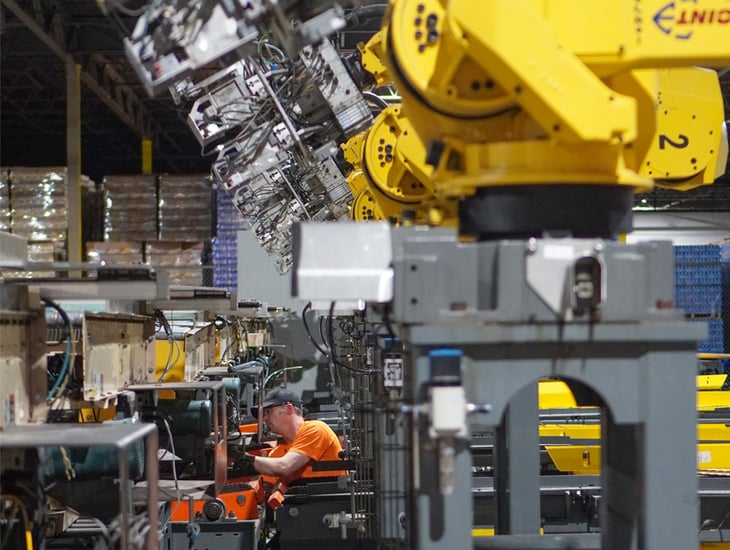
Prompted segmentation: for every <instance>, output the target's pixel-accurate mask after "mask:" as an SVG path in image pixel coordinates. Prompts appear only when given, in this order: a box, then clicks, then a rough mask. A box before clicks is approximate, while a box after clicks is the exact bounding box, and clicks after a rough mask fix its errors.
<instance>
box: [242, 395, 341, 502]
mask: <svg viewBox="0 0 730 550" xmlns="http://www.w3.org/2000/svg"><path fill="white" fill-rule="evenodd" d="M251 413H252V414H253V415H254V416H258V407H252V410H251ZM261 413H262V419H263V421H264V422H266V424H267V426H268V428H269V431H271V432H273V433H275V434H277V435H279V436H280V437H281V439H282V442H281V443H279V444H278V445H277V446H276V447H275V448H274V449H273V450H272V451H271V452H270V453H269V454H268V455H267V456H259V455H252V454H246V455H245V456H244V458H243V459H241V460H239V461H238V464H237V467H238V468H239V469H246V468H252V469H253V470H255V471H256V472H258V473H260V474H263V475H264V476H272V477H275V478H276V479H277V481H278V482H277V483H276V484H275V485H274V488H273V490H272V492H271V496H270V498H269V500H268V502H269V505H270V506H271V507H272V508H277V507H278V505H279V504H281V501H282V500H283V496H284V493H285V492H286V486H287V484H288V483H290V482H291V481H293V480H296V479H299V478H306V477H317V474H313V472H312V463H313V462H328V461H339V460H341V458H342V457H341V454H340V453H341V452H342V445H341V443H340V440H339V438H338V437H337V435H336V434H335V432H333V431H332V428H330V427H329V426H328V425H327V424H325V423H324V422H322V421H321V420H304V416H303V412H302V402H301V400H300V399H299V396H297V394H295V393H294V392H292V391H289V390H287V389H284V388H277V389H275V390H272V391H270V392H269V393H268V394H266V396H265V397H264V399H263V401H262V402H261ZM346 473H347V472H346V471H331V472H327V473H326V475H327V476H336V475H344V474H346ZM320 475H321V474H320Z"/></svg>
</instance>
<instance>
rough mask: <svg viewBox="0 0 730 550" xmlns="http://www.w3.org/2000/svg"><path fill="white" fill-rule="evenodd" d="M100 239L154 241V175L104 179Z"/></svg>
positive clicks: (155, 219)
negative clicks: (102, 228)
mask: <svg viewBox="0 0 730 550" xmlns="http://www.w3.org/2000/svg"><path fill="white" fill-rule="evenodd" d="M103 189H104V240H105V241H136V242H141V241H150V240H156V239H157V185H156V177H155V176H140V175H135V176H106V177H105V178H104V183H103Z"/></svg>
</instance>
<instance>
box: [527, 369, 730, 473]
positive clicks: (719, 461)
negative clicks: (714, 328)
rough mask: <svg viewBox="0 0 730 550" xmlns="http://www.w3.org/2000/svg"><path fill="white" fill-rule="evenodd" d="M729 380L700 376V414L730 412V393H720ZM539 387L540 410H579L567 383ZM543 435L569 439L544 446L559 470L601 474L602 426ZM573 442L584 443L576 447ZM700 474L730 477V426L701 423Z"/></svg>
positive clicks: (557, 427)
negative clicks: (718, 411)
mask: <svg viewBox="0 0 730 550" xmlns="http://www.w3.org/2000/svg"><path fill="white" fill-rule="evenodd" d="M726 378H727V375H725V374H713V375H699V376H697V378H696V380H697V390H698V391H697V410H698V412H709V411H715V410H718V409H728V410H730V391H720V390H719V388H720V387H722V385H723V384H724V382H725V379H726ZM538 387H539V391H538V395H539V406H540V410H549V409H573V408H578V407H576V404H575V399H574V398H573V395H572V393H571V391H570V389H569V388H568V386H567V385H566V384H565V383H564V382H560V381H541V382H540V384H539V386H538ZM584 409H590V407H584ZM539 434H540V437H541V438H559V437H562V438H566V443H565V444H550V445H545V446H544V448H545V450H546V452H547V453H548V455H549V456H550V459H551V460H552V462H553V464H554V466H555V467H556V468H557V469H558V470H559V471H561V472H572V473H575V474H598V473H600V466H601V461H600V454H601V446H600V442H601V427H600V424H598V423H595V424H593V423H591V424H578V423H575V424H573V423H563V424H541V425H540V426H539ZM571 440H574V441H576V442H580V443H578V444H572V443H571ZM592 441H595V443H591V442H592ZM697 471H698V472H699V473H700V474H702V473H706V474H712V475H730V425H727V424H724V423H719V422H699V423H698V424H697Z"/></svg>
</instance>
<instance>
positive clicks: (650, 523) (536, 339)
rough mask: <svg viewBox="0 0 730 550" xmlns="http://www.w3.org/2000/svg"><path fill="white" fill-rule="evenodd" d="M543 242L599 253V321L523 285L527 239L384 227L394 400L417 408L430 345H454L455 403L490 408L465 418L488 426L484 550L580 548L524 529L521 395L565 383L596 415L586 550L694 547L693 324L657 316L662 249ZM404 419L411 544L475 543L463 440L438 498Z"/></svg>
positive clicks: (526, 397)
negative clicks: (595, 469)
mask: <svg viewBox="0 0 730 550" xmlns="http://www.w3.org/2000/svg"><path fill="white" fill-rule="evenodd" d="M555 242H556V243H559V244H560V246H562V243H566V242H569V243H571V245H573V246H574V247H575V248H576V249H581V247H583V246H584V245H585V246H584V248H585V249H586V250H588V251H589V253H590V254H591V255H594V256H595V257H598V258H599V259H600V262H601V265H602V277H603V280H602V296H603V299H602V303H601V306H600V314H601V317H600V319H598V318H596V317H594V318H593V320H590V319H587V318H582V319H581V318H578V319H575V320H571V319H570V312H567V316H566V311H560V310H558V311H556V310H555V308H554V307H551V302H550V300H549V299H546V297H545V296H544V295H541V294H540V292H539V290H536V288H535V286H534V284H533V285H531V284H530V283H529V282H528V279H529V276H530V274H529V273H528V271H529V267H528V259H529V257H530V255H531V254H532V253H534V251H535V250H536V248H535V245H536V243H535V242H530V243H525V242H512V241H501V242H484V243H471V244H465V243H460V242H458V241H457V240H456V237H455V235H454V234H453V232H449V231H444V230H424V229H422V228H420V229H413V228H401V229H398V230H396V231H394V251H395V258H394V270H395V296H396V298H395V301H394V320H395V321H396V322H399V323H400V324H401V326H402V331H401V337H402V339H403V340H404V341H405V342H407V343H408V345H409V353H410V365H409V368H408V369H407V373H406V387H405V392H406V393H405V395H406V399H408V400H410V401H411V403H413V404H414V405H418V404H421V403H425V402H427V399H428V389H429V386H430V366H429V357H428V354H429V351H430V350H432V349H434V348H443V347H452V348H458V349H460V350H462V352H463V354H464V358H463V360H462V374H463V385H464V388H465V390H466V396H467V400H468V401H469V402H471V403H474V404H490V405H491V407H492V412H491V413H489V414H478V415H477V416H478V422H479V423H480V424H482V425H487V426H495V427H497V428H498V429H497V438H496V442H495V443H496V446H497V449H496V456H497V464H496V469H495V477H496V479H495V483H496V485H497V495H498V512H497V513H498V516H499V519H498V525H497V529H498V533H499V536H497V537H495V540H494V541H492V543H493V544H494V545H497V546H490V547H495V548H496V547H503V548H538V547H544V548H557V547H568V546H569V545H571V544H577V545H578V547H580V546H581V545H584V544H588V545H589V546H590V545H591V544H592V543H591V542H590V541H586V540H582V539H581V540H578V539H577V538H576V539H574V540H572V541H571V536H570V535H563V534H561V535H559V536H558V535H553V536H549V535H545V536H541V537H538V536H537V535H538V533H539V526H540V523H539V522H540V516H539V501H540V497H539V492H540V480H539V471H538V467H537V465H538V462H537V460H538V459H537V454H538V452H539V442H538V431H537V422H538V418H537V392H536V391H535V389H536V382H537V381H538V380H539V379H547V378H549V379H565V380H567V381H570V382H571V383H572V384H573V388H574V390H578V391H576V392H575V393H576V397H577V399H578V400H579V401H580V403H581V404H586V405H588V404H590V405H600V406H601V407H602V419H603V429H602V475H601V485H602V487H603V493H602V497H601V548H604V549H609V548H610V549H617V550H618V549H621V550H624V549H627V548H642V549H655V550H659V549H666V548H691V547H693V546H696V544H697V477H696V474H695V471H696V456H695V444H696V412H695V383H694V375H695V365H694V361H695V357H694V356H695V351H696V344H697V342H698V341H699V340H701V339H702V338H703V336H704V334H703V330H704V327H701V326H696V325H692V324H690V323H686V322H684V321H683V316H682V313H681V312H679V311H677V310H674V309H672V308H671V303H672V301H673V280H672V275H673V269H672V258H673V256H672V248H671V243H668V242H667V243H651V244H641V245H631V246H629V245H620V244H614V243H603V242H600V241H588V240H586V241H575V240H562V241H555ZM537 244H538V246H539V243H537ZM575 259H577V258H575ZM540 268H541V266H539V265H538V269H540ZM546 271H547V270H546ZM553 273H555V272H553ZM557 273H558V274H560V273H561V272H560V270H558V272H557ZM566 273H567V271H566ZM532 275H533V277H534V273H533V274H532ZM547 276H548V277H549V276H550V275H547ZM533 281H534V278H533ZM568 282H569V281H568ZM562 284H563V283H562V282H560V284H559V285H557V288H560V287H561V285H562ZM563 288H566V289H569V288H570V284H567V285H565V286H563ZM553 303H555V300H553ZM566 318H567V319H568V320H567V321H566ZM412 423H413V430H411V431H412V433H413V438H414V450H413V453H412V454H411V457H410V459H411V460H410V464H409V466H410V467H409V470H410V472H411V484H412V488H413V491H412V497H411V506H410V513H409V528H410V537H409V538H410V539H411V542H412V545H413V547H414V548H418V549H420V550H424V549H430V548H433V549H436V548H443V547H444V544H449V546H450V547H451V548H471V547H472V546H473V545H474V543H475V542H477V541H473V540H472V538H471V529H472V491H471V490H472V484H473V480H472V475H471V465H472V464H471V456H470V454H469V453H468V452H466V451H467V450H468V445H467V441H466V440H462V441H461V443H460V444H457V448H456V456H455V464H454V469H455V479H454V492H453V494H450V495H442V494H441V492H440V490H439V483H438V471H439V470H438V445H437V442H435V441H434V440H433V439H431V438H430V436H429V430H428V419H427V418H426V417H425V416H423V415H422V416H420V417H415V418H414V419H413V420H412ZM533 455H534V458H533ZM532 535H535V536H532ZM556 537H558V538H559V540H558V539H557V538H556ZM578 538H580V536H578ZM584 538H585V537H584ZM499 545H501V546H499Z"/></svg>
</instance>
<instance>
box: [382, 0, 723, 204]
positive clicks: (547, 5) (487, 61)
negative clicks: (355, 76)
mask: <svg viewBox="0 0 730 550" xmlns="http://www.w3.org/2000/svg"><path fill="white" fill-rule="evenodd" d="M724 2H725V0H708V1H707V2H703V4H702V6H701V7H700V6H698V5H695V4H692V5H690V3H685V4H682V5H680V4H681V3H680V4H677V3H667V2H665V1H664V0H658V1H650V2H645V3H642V6H641V10H640V11H636V9H635V8H636V5H635V2H633V1H631V0H617V1H615V2H609V3H606V2H602V1H599V0H589V1H586V2H574V1H567V0H495V1H490V2H487V3H485V2H482V1H481V0H451V1H449V2H446V1H445V0H395V1H393V2H391V4H390V7H389V10H388V13H387V14H386V17H385V19H384V26H383V29H382V60H383V62H384V64H385V66H386V68H387V71H388V74H389V75H390V76H391V77H392V80H393V82H394V84H395V85H396V87H397V89H398V90H399V93H400V94H401V96H402V101H403V112H404V113H405V114H406V115H407V117H408V119H409V121H410V123H411V124H412V126H413V128H414V130H415V132H417V133H418V136H419V138H420V140H421V142H422V143H424V144H433V143H437V144H439V145H440V147H441V148H442V150H441V153H440V154H439V155H437V157H436V158H435V159H434V162H435V164H436V167H435V169H434V171H433V174H432V177H431V179H432V180H433V182H434V185H435V193H436V197H437V200H445V199H447V200H448V199H452V198H453V199H457V198H460V197H463V196H466V195H469V194H472V193H474V192H475V191H476V190H477V189H478V188H479V187H483V186H503V185H529V184H534V185H541V184H580V185H586V184H593V185H610V186H628V187H631V188H633V189H634V190H635V191H637V192H645V191H647V190H649V189H651V188H652V187H653V185H654V181H657V182H658V183H659V184H660V185H663V186H667V187H672V188H676V189H681V190H685V189H690V188H692V187H696V186H698V185H704V184H707V183H711V182H712V181H714V179H715V177H716V176H717V174H718V173H719V171H720V170H721V169H723V168H724V166H725V161H724V159H725V158H726V150H727V138H726V136H723V132H722V124H723V118H724V117H723V114H722V113H723V102H722V94H721V93H720V91H719V86H718V83H717V74H716V73H715V72H714V71H702V70H699V69H695V68H691V67H693V66H694V65H697V64H700V63H711V64H713V65H714V66H727V65H728V64H730V50H729V49H728V48H727V47H724V46H721V45H720V44H724V42H723V41H724V40H725V37H724V34H723V33H725V34H726V29H727V24H725V23H724V22H723V21H724V18H726V16H727V14H728V13H730V12H728V10H727V6H726V4H725V3H724ZM675 4H676V6H675ZM475 13H478V14H479V17H475V16H474V14H475ZM576 14H578V15H576ZM576 20H578V21H581V24H580V25H575V24H574V23H573V22H574V21H576ZM721 35H722V36H723V37H722V38H721Z"/></svg>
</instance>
